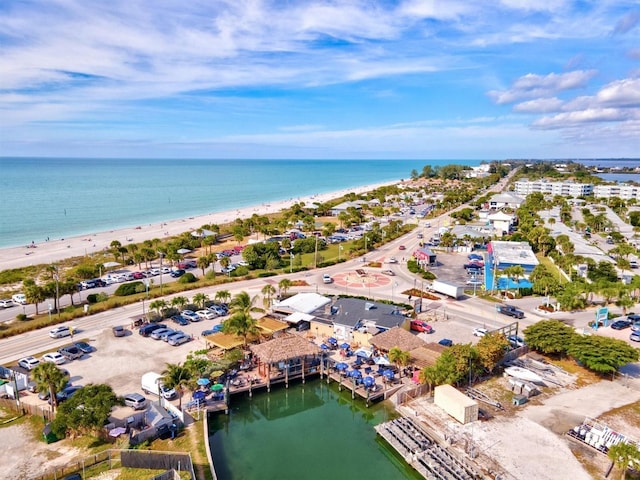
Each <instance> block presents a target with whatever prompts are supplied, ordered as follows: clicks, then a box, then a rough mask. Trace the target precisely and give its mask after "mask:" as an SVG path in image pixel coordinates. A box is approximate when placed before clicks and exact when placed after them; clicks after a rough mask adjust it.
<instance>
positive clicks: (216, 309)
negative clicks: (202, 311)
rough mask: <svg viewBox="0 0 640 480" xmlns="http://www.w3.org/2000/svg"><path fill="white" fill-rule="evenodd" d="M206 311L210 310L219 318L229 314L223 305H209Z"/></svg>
mask: <svg viewBox="0 0 640 480" xmlns="http://www.w3.org/2000/svg"><path fill="white" fill-rule="evenodd" d="M207 309H208V310H211V311H212V312H213V313H215V314H216V315H218V316H219V317H224V316H225V315H227V314H228V313H229V310H228V309H227V307H226V306H224V305H217V304H214V305H209V306H208V307H207Z"/></svg>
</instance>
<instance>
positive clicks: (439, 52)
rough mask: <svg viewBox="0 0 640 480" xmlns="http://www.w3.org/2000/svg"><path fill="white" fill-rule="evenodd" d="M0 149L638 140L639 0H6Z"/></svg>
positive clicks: (306, 149) (421, 147)
mask: <svg viewBox="0 0 640 480" xmlns="http://www.w3.org/2000/svg"><path fill="white" fill-rule="evenodd" d="M0 155H2V156H18V155H21V156H22V155H23V156H91V157H101V156H102V157H176V158H187V157H188V158H312V159H313V158H328V159H331V158H344V159H349V158H354V159H357V158H385V159H394V158H398V159H407V158H411V159H430V158H433V159H506V158H595V157H609V158H610V157H640V3H639V2H638V1H637V0H633V1H631V0H628V1H624V0H593V1H591V0H582V1H569V0H481V1H477V0H472V1H458V0H447V1H444V0H443V1H437V0H431V1H429V0H422V1H420V0H407V1H383V0H381V1H375V0H363V1H358V0H342V1H313V0H299V1H296V0H287V1H266V0H265V1H260V0H229V1H216V0H188V1H184V0H175V1H168V0H154V1H152V2H151V1H147V0H109V1H106V2H105V1H94V0H5V1H2V2H0Z"/></svg>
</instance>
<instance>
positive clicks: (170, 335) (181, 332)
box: [160, 330, 184, 343]
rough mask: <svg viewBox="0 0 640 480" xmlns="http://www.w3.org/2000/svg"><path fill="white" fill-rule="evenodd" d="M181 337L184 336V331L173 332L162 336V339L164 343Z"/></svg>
mask: <svg viewBox="0 0 640 480" xmlns="http://www.w3.org/2000/svg"><path fill="white" fill-rule="evenodd" d="M179 335H184V332H183V331H182V330H174V331H173V332H167V333H165V334H163V335H162V337H160V338H161V339H162V340H163V341H165V342H167V343H168V342H169V340H171V339H172V338H173V337H177V336H179Z"/></svg>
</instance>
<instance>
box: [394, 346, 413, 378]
mask: <svg viewBox="0 0 640 480" xmlns="http://www.w3.org/2000/svg"><path fill="white" fill-rule="evenodd" d="M410 359H411V355H410V354H409V352H405V351H404V350H400V348H398V347H393V348H392V349H391V350H389V361H390V362H391V363H395V364H396V366H397V367H398V371H399V372H400V376H402V367H406V366H407V365H408V364H409V360H410Z"/></svg>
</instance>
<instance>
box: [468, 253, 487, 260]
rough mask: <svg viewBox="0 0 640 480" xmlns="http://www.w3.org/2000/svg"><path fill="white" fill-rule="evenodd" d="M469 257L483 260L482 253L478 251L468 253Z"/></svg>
mask: <svg viewBox="0 0 640 480" xmlns="http://www.w3.org/2000/svg"><path fill="white" fill-rule="evenodd" d="M467 258H468V259H469V260H480V261H482V260H483V258H482V255H479V254H477V253H470V254H469V255H467Z"/></svg>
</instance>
